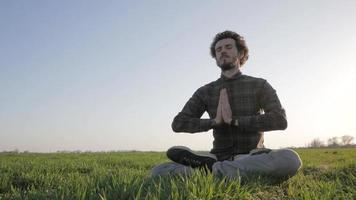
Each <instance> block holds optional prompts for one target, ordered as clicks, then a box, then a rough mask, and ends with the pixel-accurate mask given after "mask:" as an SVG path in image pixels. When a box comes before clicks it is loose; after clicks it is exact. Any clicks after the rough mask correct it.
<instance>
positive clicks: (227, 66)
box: [216, 58, 237, 71]
mask: <svg viewBox="0 0 356 200" xmlns="http://www.w3.org/2000/svg"><path fill="white" fill-rule="evenodd" d="M236 62H237V58H233V59H232V62H223V63H219V62H218V61H216V64H217V65H218V66H219V67H220V69H221V70H222V71H227V70H230V69H233V68H234V67H236Z"/></svg>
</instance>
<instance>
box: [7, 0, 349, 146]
mask: <svg viewBox="0 0 356 200" xmlns="http://www.w3.org/2000/svg"><path fill="white" fill-rule="evenodd" d="M355 10H356V2H355V1H352V0H340V1H336V0H335V1H325V0H315V1H309V0H300V1H290V0H271V1H239V0H230V1H229V0H222V1H215V0H204V1H203V0H199V1H163V0H152V1H129V0H127V1H110V0H106V1H93V0H89V1H84V0H78V1H70V0H63V1H45V0H30V1H24V0H23V1H11V0H3V1H0V27H1V29H0V91H1V92H0V151H9V150H14V149H17V150H19V151H33V152H55V151H65V150H66V151H75V150H80V151H116V150H141V151H165V150H167V149H168V148H169V147H171V146H175V145H184V146H188V147H190V148H191V149H195V150H210V149H211V148H212V141H213V137H212V131H208V132H202V133H196V134H189V133H174V132H173V131H172V129H171V123H172V120H173V118H174V116H175V115H176V114H177V113H178V112H180V111H181V109H182V108H183V106H184V104H185V103H186V102H187V100H188V99H189V98H190V97H191V95H192V94H193V93H194V92H195V91H196V90H197V89H198V88H199V87H201V86H203V85H205V84H207V83H209V82H211V81H214V80H216V79H218V78H219V77H220V70H219V68H218V67H217V66H216V64H215V61H214V59H212V58H211V56H210V54H209V46H210V43H211V42H212V39H213V37H214V36H215V34H216V33H218V32H222V31H225V30H233V31H236V32H237V33H239V34H240V35H242V36H244V37H245V39H246V42H247V45H248V47H249V49H250V57H249V60H248V61H247V62H246V64H245V65H244V66H243V67H242V69H241V71H242V73H243V74H246V75H250V76H254V77H260V78H264V79H266V80H267V81H268V82H269V83H270V84H271V85H272V86H273V88H275V89H276V91H277V94H278V96H279V99H280V101H281V103H282V105H283V107H284V108H285V110H286V112H287V119H288V128H287V129H286V130H284V131H271V132H266V133H265V145H266V147H269V148H283V147H291V146H305V145H307V144H308V143H309V142H310V141H311V140H312V139H314V138H320V139H321V140H323V141H326V140H327V139H328V138H330V137H333V136H336V137H340V136H342V135H351V136H353V137H355V138H356V123H355V119H356V105H355V103H354V102H356V92H355V91H356V56H355V55H356V24H355V19H356V12H354V11H355ZM203 117H208V115H207V114H204V116H203Z"/></svg>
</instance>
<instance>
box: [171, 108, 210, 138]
mask: <svg viewBox="0 0 356 200" xmlns="http://www.w3.org/2000/svg"><path fill="white" fill-rule="evenodd" d="M213 121H214V120H212V119H200V118H193V117H189V116H186V115H184V114H183V113H179V114H178V115H177V116H176V117H175V118H174V120H173V122H172V129H173V131H174V132H186V133H197V132H204V131H208V130H210V129H211V128H213V126H214V122H213Z"/></svg>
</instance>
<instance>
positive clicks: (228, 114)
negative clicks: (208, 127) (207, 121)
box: [214, 88, 232, 125]
mask: <svg viewBox="0 0 356 200" xmlns="http://www.w3.org/2000/svg"><path fill="white" fill-rule="evenodd" d="M214 120H215V122H216V124H217V125H220V124H222V123H226V124H231V121H232V111H231V106H230V103H229V98H228V95H227V91H226V88H223V89H221V90H220V97H219V104H218V108H217V111H216V117H215V119H214Z"/></svg>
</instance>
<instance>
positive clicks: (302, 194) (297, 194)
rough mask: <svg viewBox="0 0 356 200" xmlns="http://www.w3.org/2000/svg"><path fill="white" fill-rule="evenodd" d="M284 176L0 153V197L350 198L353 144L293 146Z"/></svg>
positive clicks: (125, 156) (99, 156) (139, 160)
mask: <svg viewBox="0 0 356 200" xmlns="http://www.w3.org/2000/svg"><path fill="white" fill-rule="evenodd" d="M296 151H297V152H298V153H299V154H300V156H301V158H302V161H303V168H302V169H301V170H300V171H299V172H298V174H297V175H296V176H294V177H292V178H290V179H288V180H284V181H283V180H276V179H273V178H271V177H266V176H258V175H252V176H250V177H248V178H245V179H236V180H225V179H223V178H216V177H214V176H212V174H204V173H202V172H200V171H196V172H195V173H194V174H193V176H191V177H189V178H188V177H183V176H176V177H159V178H150V177H149V171H150V169H151V168H152V167H153V166H155V165H156V164H158V163H163V162H167V161H168V159H167V158H166V156H165V154H164V153H163V152H110V153H43V154H42V153H41V154H40V153H0V199H124V200H126V199H162V200H167V199H189V200H190V199H204V200H205V199H318V200H319V199H342V200H344V199H356V148H335V149H331V148H322V149H296Z"/></svg>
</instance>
